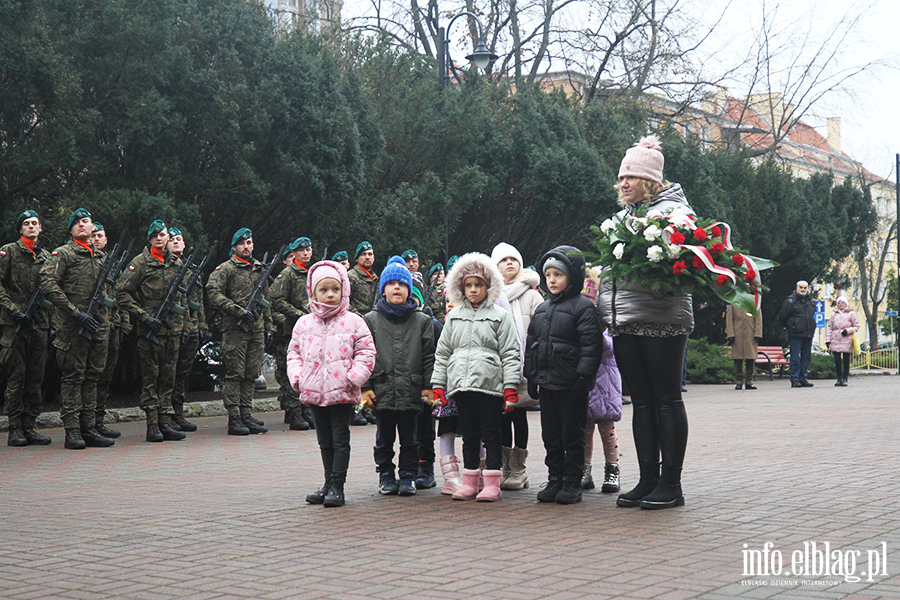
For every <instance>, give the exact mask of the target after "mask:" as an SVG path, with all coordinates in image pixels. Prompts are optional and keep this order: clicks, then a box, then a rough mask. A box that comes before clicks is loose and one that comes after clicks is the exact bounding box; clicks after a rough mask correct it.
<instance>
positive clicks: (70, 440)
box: [66, 427, 87, 450]
mask: <svg viewBox="0 0 900 600" xmlns="http://www.w3.org/2000/svg"><path fill="white" fill-rule="evenodd" d="M66 448H67V449H69V450H84V449H85V448H87V444H85V443H84V440H83V439H81V430H80V429H78V428H77V427H66Z"/></svg>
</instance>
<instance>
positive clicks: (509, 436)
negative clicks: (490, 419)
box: [500, 408, 528, 450]
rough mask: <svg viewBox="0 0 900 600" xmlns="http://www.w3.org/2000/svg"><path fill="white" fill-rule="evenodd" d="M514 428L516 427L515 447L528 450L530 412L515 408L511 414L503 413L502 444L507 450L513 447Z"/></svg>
mask: <svg viewBox="0 0 900 600" xmlns="http://www.w3.org/2000/svg"><path fill="white" fill-rule="evenodd" d="M513 426H515V442H516V444H515V447H516V448H521V449H522V450H525V449H527V448H528V410H527V409H524V408H514V409H512V410H511V411H510V412H505V413H503V416H502V417H500V436H501V437H502V440H501V442H502V443H503V445H504V446H505V447H507V448H512V447H513Z"/></svg>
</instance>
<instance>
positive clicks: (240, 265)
mask: <svg viewBox="0 0 900 600" xmlns="http://www.w3.org/2000/svg"><path fill="white" fill-rule="evenodd" d="M231 249H232V252H233V253H232V255H231V258H229V259H228V260H227V261H225V262H224V263H222V264H221V265H219V266H218V267H216V269H215V270H214V271H213V272H212V275H210V277H209V282H208V283H207V284H206V297H207V302H208V303H209V308H210V309H211V310H214V311H216V319H217V322H218V323H219V330H220V331H222V356H223V360H224V363H225V387H224V389H223V390H222V395H223V397H224V401H225V408H226V409H227V410H228V434H229V435H250V434H251V433H266V432H267V431H269V430H268V429H267V428H266V427H265V426H264V423H263V422H262V421H260V420H259V419H257V418H255V417H254V416H253V415H252V414H251V412H252V410H253V391H254V385H255V382H256V378H257V376H258V375H259V367H260V365H261V364H262V360H263V354H264V352H265V347H266V338H270V339H272V338H274V335H275V331H274V326H273V324H272V315H271V312H270V310H269V309H268V308H262V309H261V311H260V312H261V314H260V315H257V314H255V313H253V312H251V311H248V310H246V309H245V308H244V306H245V305H246V303H247V300H249V299H250V294H252V293H253V288H254V287H255V286H256V283H257V282H258V281H259V279H260V277H262V275H263V270H264V268H265V267H264V266H263V264H262V263H261V262H259V261H258V260H255V259H254V258H253V232H252V231H250V230H249V229H247V228H246V227H244V228H241V229H239V230H238V231H237V232H235V234H234V236H233V237H232V238H231ZM241 324H243V325H244V326H245V327H246V328H247V331H246V332H245V331H244V330H243V329H241V327H240V325H241Z"/></svg>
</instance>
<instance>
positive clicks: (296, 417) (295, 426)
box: [287, 408, 309, 431]
mask: <svg viewBox="0 0 900 600" xmlns="http://www.w3.org/2000/svg"><path fill="white" fill-rule="evenodd" d="M287 414H288V422H289V423H290V424H291V431H307V430H308V429H309V423H307V422H306V419H304V418H303V413H302V412H301V411H300V409H299V408H298V409H296V410H290V411H288V413H287Z"/></svg>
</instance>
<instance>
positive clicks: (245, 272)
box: [206, 256, 275, 333]
mask: <svg viewBox="0 0 900 600" xmlns="http://www.w3.org/2000/svg"><path fill="white" fill-rule="evenodd" d="M251 260H252V261H253V262H252V265H251V264H248V263H246V262H244V261H242V260H241V259H239V258H238V257H237V256H232V257H231V258H229V259H228V260H226V261H225V262H223V263H222V264H221V265H219V266H218V267H216V270H215V271H213V272H212V275H210V276H209V281H208V282H207V284H206V301H207V302H208V304H209V308H210V310H212V311H215V312H216V319H217V321H218V325H219V331H222V332H225V331H234V330H238V331H240V327H238V325H237V320H238V317H240V316H241V313H243V312H244V305H245V304H247V301H248V300H249V299H250V294H252V293H253V288H254V287H255V286H256V282H257V281H259V278H260V277H261V276H262V273H263V270H264V269H265V266H264V265H263V264H262V263H261V262H259V261H258V260H256V259H252V258H251ZM264 289H265V288H264ZM260 312H261V313H262V318H260V319H257V320H256V321H254V322H253V323H245V325H247V329H248V331H250V332H251V333H263V332H274V331H275V328H274V326H273V324H272V312H271V310H270V309H268V308H262V309H261V311H260Z"/></svg>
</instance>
